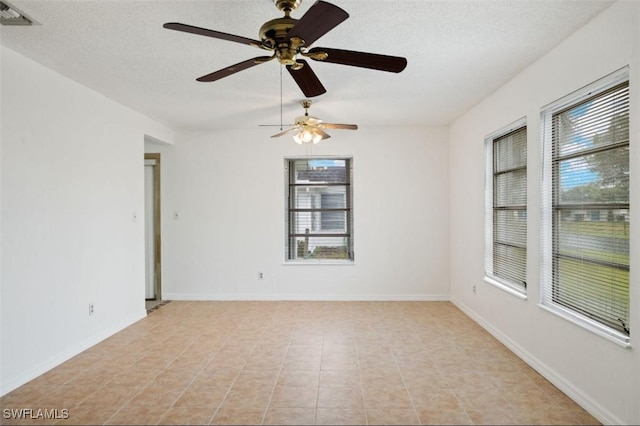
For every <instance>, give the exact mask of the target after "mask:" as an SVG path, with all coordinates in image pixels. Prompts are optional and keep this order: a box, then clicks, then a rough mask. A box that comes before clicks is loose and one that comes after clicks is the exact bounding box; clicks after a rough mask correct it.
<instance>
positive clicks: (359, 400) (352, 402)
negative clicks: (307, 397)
mask: <svg viewBox="0 0 640 426" xmlns="http://www.w3.org/2000/svg"><path fill="white" fill-rule="evenodd" d="M318 408H351V409H361V408H364V399H363V394H362V388H361V387H343V388H339V387H320V388H319V390H318Z"/></svg>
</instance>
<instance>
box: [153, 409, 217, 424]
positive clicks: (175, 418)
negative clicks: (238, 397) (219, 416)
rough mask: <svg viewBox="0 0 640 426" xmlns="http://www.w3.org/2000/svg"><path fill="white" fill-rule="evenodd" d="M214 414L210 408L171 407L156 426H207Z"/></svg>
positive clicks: (213, 410)
mask: <svg viewBox="0 0 640 426" xmlns="http://www.w3.org/2000/svg"><path fill="white" fill-rule="evenodd" d="M213 413H215V408H210V407H171V408H170V409H168V410H167V411H166V412H165V413H164V415H163V416H162V418H161V419H160V421H159V422H158V424H160V425H208V424H209V422H210V421H211V419H212V417H213Z"/></svg>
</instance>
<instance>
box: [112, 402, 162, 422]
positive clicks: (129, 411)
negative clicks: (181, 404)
mask: <svg viewBox="0 0 640 426" xmlns="http://www.w3.org/2000/svg"><path fill="white" fill-rule="evenodd" d="M166 412H167V407H164V406H160V407H158V406H153V405H126V406H124V407H123V408H122V409H121V410H120V411H118V412H117V413H116V414H115V415H114V416H113V417H111V418H110V419H109V420H108V421H107V423H106V424H110V425H150V424H157V423H158V422H159V421H160V419H161V418H162V417H163V416H164V414H165V413H166Z"/></svg>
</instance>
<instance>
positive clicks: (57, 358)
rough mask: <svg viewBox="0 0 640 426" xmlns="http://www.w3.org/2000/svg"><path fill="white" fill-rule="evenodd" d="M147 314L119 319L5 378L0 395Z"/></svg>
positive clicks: (144, 312)
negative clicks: (61, 350) (34, 364)
mask: <svg viewBox="0 0 640 426" xmlns="http://www.w3.org/2000/svg"><path fill="white" fill-rule="evenodd" d="M146 316H147V312H146V311H142V312H139V313H137V314H135V315H131V316H130V317H129V318H127V319H125V320H123V321H119V322H118V323H116V324H115V325H113V326H112V327H109V328H108V329H106V330H103V331H101V332H100V333H98V334H96V335H94V336H91V337H89V338H87V339H85V340H83V341H81V342H79V343H78V344H75V345H73V346H72V347H70V348H68V349H66V350H65V351H63V352H60V353H58V354H56V355H54V356H52V357H51V358H49V359H47V360H45V361H43V362H41V363H40V364H38V365H36V366H35V367H33V368H31V369H29V370H27V371H24V372H22V373H19V374H17V375H16V376H14V377H9V378H8V379H7V380H4V381H3V383H0V396H3V395H5V394H7V393H9V392H11V391H12V390H14V389H17V388H19V387H20V386H22V385H24V384H25V383H27V382H29V381H31V380H33V379H35V378H36V377H38V376H40V375H42V374H44V373H46V372H47V371H49V370H51V369H52V368H55V367H57V366H58V365H60V364H62V363H63V362H65V361H68V360H69V359H71V358H73V357H74V356H76V355H78V354H79V353H81V352H83V351H85V350H87V349H89V348H90V347H92V346H94V345H96V344H98V343H100V342H102V341H103V340H105V339H106V338H108V337H110V336H113V335H114V334H116V333H117V332H119V331H121V330H123V329H125V328H127V327H128V326H130V325H131V324H133V323H135V322H137V321H140V320H141V319H142V318H144V317H146Z"/></svg>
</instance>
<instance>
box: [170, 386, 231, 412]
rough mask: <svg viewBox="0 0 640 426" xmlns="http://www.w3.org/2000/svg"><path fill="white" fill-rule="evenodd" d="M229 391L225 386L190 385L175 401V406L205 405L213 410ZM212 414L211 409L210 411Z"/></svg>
mask: <svg viewBox="0 0 640 426" xmlns="http://www.w3.org/2000/svg"><path fill="white" fill-rule="evenodd" d="M228 392H229V388H227V387H212V386H191V387H189V388H188V389H187V390H186V391H184V393H183V394H182V395H180V397H179V398H178V400H177V401H176V402H175V404H174V406H175V407H187V408H188V407H207V408H211V409H212V410H215V409H216V408H218V406H219V405H220V403H221V402H222V401H223V400H224V398H225V397H226V396H227V393H228ZM212 414H213V411H212Z"/></svg>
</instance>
